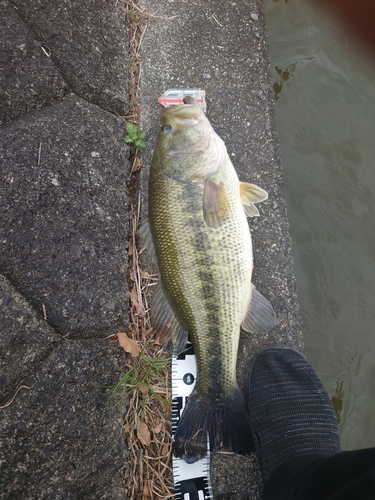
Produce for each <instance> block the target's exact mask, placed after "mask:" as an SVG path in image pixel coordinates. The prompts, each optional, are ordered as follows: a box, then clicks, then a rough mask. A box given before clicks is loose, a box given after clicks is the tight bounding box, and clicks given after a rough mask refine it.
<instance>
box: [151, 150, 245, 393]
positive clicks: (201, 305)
mask: <svg viewBox="0 0 375 500" xmlns="http://www.w3.org/2000/svg"><path fill="white" fill-rule="evenodd" d="M231 177H232V179H231ZM217 178H218V180H221V181H223V182H224V184H225V186H226V188H227V193H228V197H229V201H230V206H231V215H230V217H229V218H228V219H227V220H226V221H225V223H224V224H223V225H222V226H220V228H210V227H208V226H207V225H206V223H205V221H204V217H203V203H202V198H203V189H202V187H201V186H199V185H195V184H192V183H184V182H179V181H177V180H175V179H173V178H170V177H168V176H166V175H165V174H164V173H163V172H162V171H160V170H159V171H157V172H156V173H154V174H153V176H152V178H151V179H150V186H152V188H151V190H150V194H149V196H150V204H151V205H152V207H153V211H152V215H151V214H150V215H151V216H150V223H151V227H153V228H154V231H152V233H153V234H155V242H154V244H155V246H156V248H157V253H158V265H159V271H160V274H161V276H162V280H163V285H164V289H165V291H166V293H167V296H168V299H169V301H170V303H171V305H172V307H173V306H174V307H173V308H174V310H177V311H178V318H179V320H180V322H181V324H182V325H183V326H184V327H185V328H186V330H187V331H189V332H190V334H191V336H192V340H193V342H194V347H195V353H196V356H197V362H198V366H199V379H198V381H197V386H196V387H197V391H198V392H200V391H207V392H209V393H212V394H213V395H220V394H225V395H227V394H229V393H230V392H231V391H232V390H233V388H234V387H235V385H236V378H235V366H236V359H237V349H238V341H239V335H240V324H241V321H242V319H243V317H244V315H245V312H246V309H247V306H248V304H249V301H250V287H249V283H250V281H251V270H252V255H251V240H250V233H249V230H248V225H247V220H246V217H245V214H244V211H243V208H242V205H241V203H240V201H239V196H238V179H237V174H236V173H235V171H234V168H233V166H232V165H231V164H230V161H229V159H228V162H227V164H225V165H224V167H223V168H222V169H221V170H220V171H219V172H218V174H217ZM236 180H237V182H235V181H236ZM230 188H231V189H230ZM165 207H168V210H166V208H165ZM218 364H220V367H218V366H217V365H218ZM219 371H220V373H221V376H220V378H219V377H217V373H219Z"/></svg>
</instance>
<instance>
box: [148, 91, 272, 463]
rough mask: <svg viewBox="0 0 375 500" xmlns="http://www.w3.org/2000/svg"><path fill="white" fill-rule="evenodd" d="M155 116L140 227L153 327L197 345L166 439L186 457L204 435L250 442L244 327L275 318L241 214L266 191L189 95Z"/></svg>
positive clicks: (234, 446) (197, 452) (245, 445)
mask: <svg viewBox="0 0 375 500" xmlns="http://www.w3.org/2000/svg"><path fill="white" fill-rule="evenodd" d="M161 121H162V126H161V129H160V132H159V136H158V140H157V144H156V148H155V152H154V156H153V160H152V166H151V172H150V182H149V222H148V225H147V224H146V225H145V226H144V227H146V229H144V230H142V231H141V232H142V233H143V238H144V240H145V241H148V242H149V243H148V248H149V250H150V252H151V253H153V251H154V252H155V255H156V260H157V266H158V271H159V278H160V281H159V285H158V287H157V289H156V291H155V299H154V303H153V306H152V307H153V310H152V314H151V317H152V319H153V322H154V323H155V324H154V327H155V328H156V329H157V330H160V331H161V333H162V335H163V336H164V339H168V338H169V337H170V338H171V339H172V341H173V343H174V350H175V351H176V350H178V349H179V348H184V346H185V344H186V338H187V333H189V334H190V337H191V340H192V342H193V344H194V350H195V354H196V359H197V381H196V385H195V388H194V391H193V393H192V394H191V396H190V397H189V400H188V402H187V405H186V407H185V409H184V412H183V414H182V416H181V418H180V421H179V424H178V427H177V430H176V433H175V441H174V444H173V451H174V453H175V455H176V456H179V457H182V458H183V459H184V460H186V461H187V462H188V463H192V462H194V461H196V460H198V459H199V458H201V457H202V456H204V454H205V453H206V442H207V435H208V437H209V441H210V449H211V451H215V450H217V449H218V448H219V447H220V446H221V445H224V446H226V447H227V448H229V449H231V450H233V451H235V452H237V453H243V454H244V453H248V452H249V451H252V449H253V443H252V437H251V430H250V427H249V424H248V410H247V407H246V403H245V399H244V397H243V395H242V394H241V392H240V391H239V389H238V386H237V381H236V360H237V351H238V343H239V336H240V327H241V325H242V327H243V328H244V329H245V330H247V331H249V332H259V331H262V330H267V329H269V328H271V327H272V326H274V324H275V314H274V311H273V309H272V306H271V305H270V304H269V302H268V301H267V299H265V298H264V297H263V296H262V295H261V294H260V293H259V292H258V291H257V290H256V289H255V288H254V287H253V286H252V285H251V274H252V246H251V236H250V231H249V226H248V223H247V219H246V216H249V215H252V216H254V215H258V214H259V212H258V210H257V208H256V207H255V205H254V204H255V203H258V202H259V201H263V200H264V199H266V198H267V193H266V192H265V191H264V190H262V189H261V188H259V187H257V186H254V185H253V184H246V183H241V182H239V180H238V177H237V173H236V171H235V169H234V167H233V165H232V163H231V161H230V159H229V156H228V154H227V151H226V148H225V146H224V143H223V141H222V140H221V139H220V138H219V137H218V136H217V135H216V134H215V132H214V131H213V129H212V127H211V125H210V123H209V121H208V120H207V118H206V117H205V115H204V114H203V112H202V110H201V109H200V108H199V106H198V105H197V104H196V103H195V101H194V100H193V99H192V98H186V102H185V104H183V105H176V106H170V107H169V108H167V109H164V110H163V111H162V117H161ZM147 228H149V230H150V232H151V238H149V233H148V229H147ZM150 241H151V242H150ZM146 246H147V245H146Z"/></svg>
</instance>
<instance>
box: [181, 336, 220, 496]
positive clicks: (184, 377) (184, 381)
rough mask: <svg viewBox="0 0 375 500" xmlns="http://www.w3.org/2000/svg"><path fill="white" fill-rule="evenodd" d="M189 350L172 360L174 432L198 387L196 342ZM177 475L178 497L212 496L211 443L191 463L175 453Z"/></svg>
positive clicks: (188, 347) (189, 345)
mask: <svg viewBox="0 0 375 500" xmlns="http://www.w3.org/2000/svg"><path fill="white" fill-rule="evenodd" d="M186 347H187V349H186V351H184V352H183V353H181V354H179V355H178V356H177V357H174V358H173V360H172V398H173V400H172V433H173V435H174V433H175V432H176V429H177V424H178V422H179V420H180V416H181V414H182V412H183V411H184V408H185V404H186V401H187V399H188V397H189V395H190V394H191V392H192V390H193V389H194V385H195V381H196V378H197V366H196V361H195V354H194V349H193V346H192V344H190V343H189V344H188V345H187V346H186ZM172 461H173V478H174V486H175V498H176V500H212V499H213V495H212V489H211V481H210V451H209V443H207V455H206V456H205V457H204V458H203V459H202V460H198V461H197V462H195V463H193V464H187V463H186V462H185V461H184V460H182V459H181V458H176V457H173V459H172Z"/></svg>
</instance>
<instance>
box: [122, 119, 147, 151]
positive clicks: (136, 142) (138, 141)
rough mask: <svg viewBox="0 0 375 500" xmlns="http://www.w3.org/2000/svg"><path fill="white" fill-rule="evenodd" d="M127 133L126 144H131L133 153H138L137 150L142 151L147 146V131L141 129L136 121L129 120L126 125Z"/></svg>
mask: <svg viewBox="0 0 375 500" xmlns="http://www.w3.org/2000/svg"><path fill="white" fill-rule="evenodd" d="M126 130H127V134H126V136H125V142H126V144H129V147H130V152H131V154H132V155H134V154H136V152H137V150H138V151H142V149H143V148H144V147H145V146H146V144H145V142H144V140H143V139H144V138H145V135H146V132H145V131H144V130H139V129H138V128H137V127H136V125H134V123H131V122H129V123H128V124H127V127H126Z"/></svg>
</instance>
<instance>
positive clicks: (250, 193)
mask: <svg viewBox="0 0 375 500" xmlns="http://www.w3.org/2000/svg"><path fill="white" fill-rule="evenodd" d="M240 197H241V201H242V205H243V207H244V210H245V214H246V216H247V217H257V216H258V215H259V211H258V209H257V207H256V206H255V203H259V202H261V201H264V200H267V198H268V193H267V191H265V190H264V189H262V188H260V187H259V186H256V185H255V184H249V183H248V182H240Z"/></svg>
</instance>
